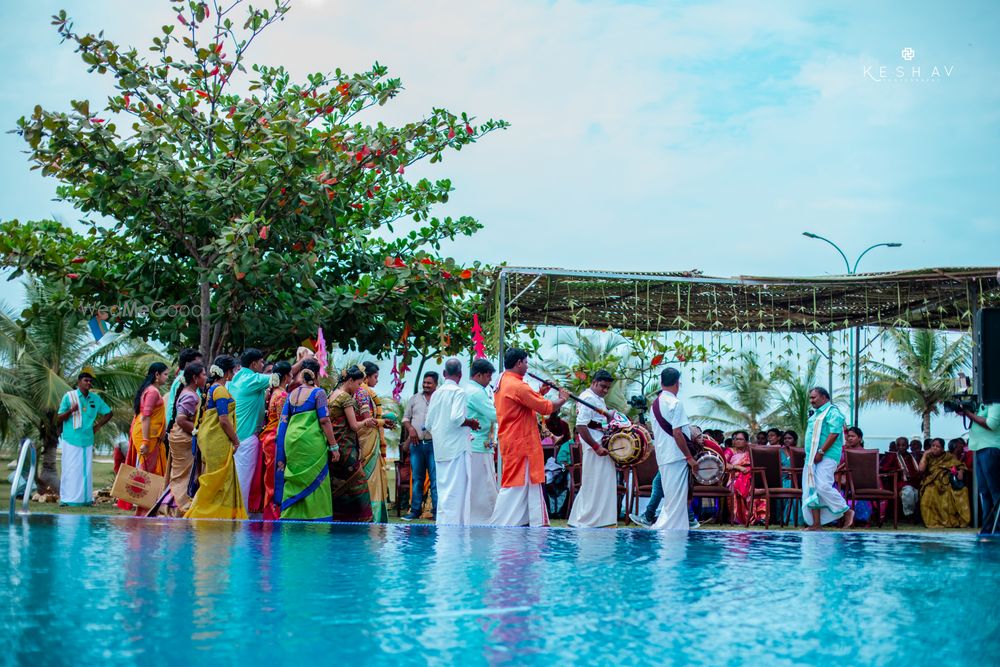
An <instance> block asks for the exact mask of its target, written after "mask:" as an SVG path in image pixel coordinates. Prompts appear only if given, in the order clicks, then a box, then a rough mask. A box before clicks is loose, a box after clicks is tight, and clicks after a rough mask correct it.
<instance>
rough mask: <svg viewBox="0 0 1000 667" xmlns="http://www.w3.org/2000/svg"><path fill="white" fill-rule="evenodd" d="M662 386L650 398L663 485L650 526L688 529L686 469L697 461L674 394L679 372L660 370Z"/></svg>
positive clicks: (687, 423)
mask: <svg viewBox="0 0 1000 667" xmlns="http://www.w3.org/2000/svg"><path fill="white" fill-rule="evenodd" d="M660 386H661V388H662V390H661V391H660V394H659V396H657V397H656V400H654V401H653V445H654V447H655V448H656V464H657V465H658V466H659V468H660V482H661V484H662V485H663V508H662V509H661V510H660V516H659V518H657V519H656V522H655V523H654V524H653V525H652V528H653V529H654V530H688V528H689V524H688V473H689V471H691V470H694V468H695V466H696V465H697V463H696V462H695V460H694V457H693V456H691V449H690V446H689V443H690V442H691V420H690V419H688V416H687V412H686V411H685V410H684V405H683V404H682V403H681V402H680V400H679V399H678V398H677V392H678V391H680V386H681V372H680V371H679V370H677V369H676V368H666V369H664V370H663V372H662V373H660Z"/></svg>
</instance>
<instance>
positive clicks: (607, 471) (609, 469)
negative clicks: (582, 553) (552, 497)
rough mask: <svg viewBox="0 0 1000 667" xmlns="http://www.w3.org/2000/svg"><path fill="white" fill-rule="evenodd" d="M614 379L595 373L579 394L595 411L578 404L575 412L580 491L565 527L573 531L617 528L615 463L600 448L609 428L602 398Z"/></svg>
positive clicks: (602, 447)
mask: <svg viewBox="0 0 1000 667" xmlns="http://www.w3.org/2000/svg"><path fill="white" fill-rule="evenodd" d="M614 381H615V378H614V377H613V376H612V375H611V373H609V372H607V371H606V370H603V369H602V370H599V371H597V373H595V374H594V378H593V380H592V381H591V383H590V388H589V389H587V390H586V391H584V392H583V393H582V394H580V400H581V401H586V402H587V403H590V404H591V405H593V406H594V407H595V408H598V410H594V409H593V408H589V407H587V406H586V405H584V404H583V403H580V404H579V405H578V406H577V409H576V435H577V437H578V438H579V443H580V449H581V450H582V452H583V471H582V472H581V473H580V491H579V492H578V493H577V494H576V498H575V499H574V500H573V509H572V510H571V511H570V514H569V521H568V525H569V526H571V527H573V528H604V527H607V526H616V525H618V482H617V480H616V479H615V462H614V461H613V460H612V459H611V457H610V456H608V450H607V449H606V448H605V447H604V446H603V445H601V439H602V438H603V437H604V431H605V430H606V429H607V428H608V418H607V415H608V406H607V405H606V404H605V403H604V397H605V396H607V395H608V392H609V391H611V385H612V383H614Z"/></svg>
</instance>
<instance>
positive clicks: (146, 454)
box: [118, 361, 167, 516]
mask: <svg viewBox="0 0 1000 667" xmlns="http://www.w3.org/2000/svg"><path fill="white" fill-rule="evenodd" d="M166 383H167V365H166V364H164V363H161V362H159V361H157V362H155V363H152V364H150V365H149V370H148V371H147V372H146V378H145V379H144V380H143V381H142V385H140V387H139V390H138V391H137V392H135V399H134V400H133V403H132V411H133V414H134V415H135V416H134V417H133V418H132V426H131V428H130V429H129V434H128V441H129V447H128V455H127V456H126V457H125V463H126V464H128V465H130V466H134V467H136V468H139V469H140V470H145V471H146V472H151V473H153V474H155V475H165V474H166V472H167V448H166V445H165V443H164V442H163V436H164V434H165V433H166V430H167V411H166V406H165V404H164V402H163V396H162V395H161V394H160V387H162V386H163V385H164V384H166ZM118 507H120V508H121V509H124V510H130V509H132V507H133V505H132V503H129V502H126V501H124V500H119V501H118ZM145 514H146V510H145V509H143V508H141V507H139V508H136V515H137V516H144V515H145Z"/></svg>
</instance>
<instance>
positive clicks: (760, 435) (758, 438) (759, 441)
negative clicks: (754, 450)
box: [753, 431, 767, 447]
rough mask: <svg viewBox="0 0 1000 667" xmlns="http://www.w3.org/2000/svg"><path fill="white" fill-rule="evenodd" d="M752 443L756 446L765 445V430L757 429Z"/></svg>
mask: <svg viewBox="0 0 1000 667" xmlns="http://www.w3.org/2000/svg"><path fill="white" fill-rule="evenodd" d="M753 444H754V445H756V446H757V447H766V446H767V432H765V431H757V435H755V436H754V443H753Z"/></svg>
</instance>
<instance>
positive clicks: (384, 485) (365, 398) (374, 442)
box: [354, 361, 396, 523]
mask: <svg viewBox="0 0 1000 667" xmlns="http://www.w3.org/2000/svg"><path fill="white" fill-rule="evenodd" d="M363 366H364V371H365V381H364V382H362V383H361V385H360V386H359V387H358V390H357V391H356V392H355V393H354V400H355V402H357V404H358V411H357V418H358V420H359V421H360V422H361V424H362V427H361V430H360V431H359V432H358V443H359V445H360V449H361V465H362V467H363V468H364V469H365V478H366V479H367V480H368V495H369V496H370V497H371V503H372V522H374V523H389V511H388V509H386V506H385V501H386V500H387V498H388V495H389V482H388V480H387V479H386V476H385V432H384V431H383V430H382V429H385V428H387V429H390V430H392V429H394V428H396V422H395V421H393V420H391V419H385V418H384V417H383V416H382V402H381V401H380V400H379V397H378V394H376V393H375V389H374V387H375V385H377V384H378V371H379V369H378V366H377V365H376V364H374V363H372V362H371V361H366V362H364V364H363ZM370 417H374V418H375V424H376V425H375V426H374V427H368V426H364V424H366V423H368V420H369V418H370Z"/></svg>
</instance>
